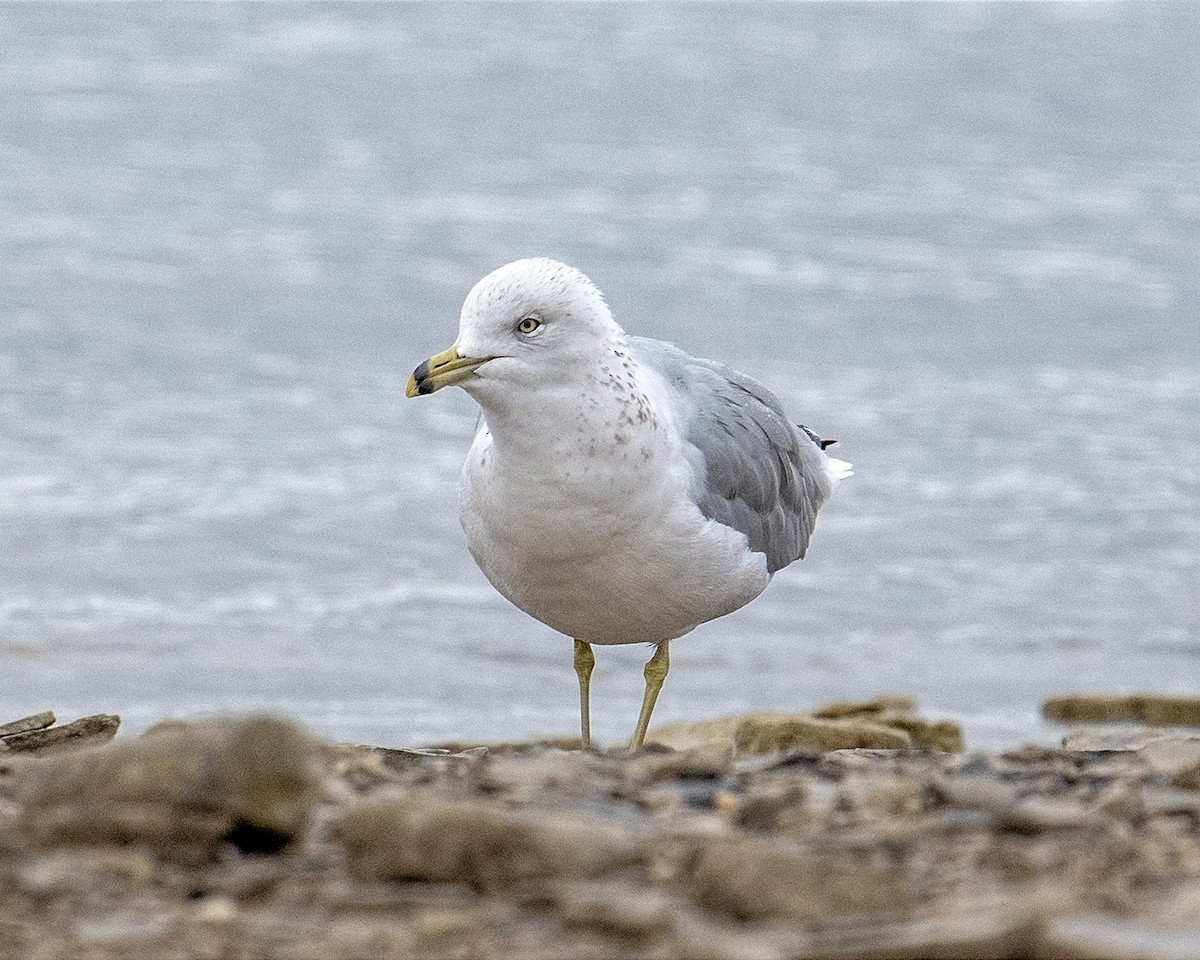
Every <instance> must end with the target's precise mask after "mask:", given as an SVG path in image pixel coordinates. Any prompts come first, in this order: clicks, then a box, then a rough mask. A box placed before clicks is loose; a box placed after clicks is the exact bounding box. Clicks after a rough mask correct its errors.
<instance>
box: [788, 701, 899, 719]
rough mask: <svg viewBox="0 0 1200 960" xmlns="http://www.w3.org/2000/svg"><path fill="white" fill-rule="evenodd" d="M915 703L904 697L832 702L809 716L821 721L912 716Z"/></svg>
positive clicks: (818, 708)
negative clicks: (901, 715) (885, 714)
mask: <svg viewBox="0 0 1200 960" xmlns="http://www.w3.org/2000/svg"><path fill="white" fill-rule="evenodd" d="M916 709H917V701H916V700H914V699H913V698H912V697H906V696H881V697H874V698H872V699H870V700H834V701H833V702H832V703H826V704H824V705H823V706H820V707H817V708H816V709H815V710H813V711H811V713H810V716H814V717H819V718H821V719H823V720H839V719H842V718H843V717H862V716H864V715H865V716H872V715H873V716H878V715H880V714H884V713H887V714H899V713H904V714H913V713H914V712H915V711H916Z"/></svg>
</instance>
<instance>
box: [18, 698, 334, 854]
mask: <svg viewBox="0 0 1200 960" xmlns="http://www.w3.org/2000/svg"><path fill="white" fill-rule="evenodd" d="M318 757H319V751H318V749H317V747H316V744H315V742H314V741H313V740H311V739H310V738H309V737H308V735H307V734H305V733H304V732H303V731H301V730H300V729H299V728H298V727H296V726H294V725H293V724H291V723H290V722H288V721H286V720H282V719H279V718H276V717H271V716H252V717H247V718H245V719H240V720H230V721H211V722H205V723H181V722H171V723H165V724H160V725H159V726H157V727H155V728H152V729H151V730H149V731H147V732H146V733H145V734H144V735H143V736H141V737H139V738H138V739H136V740H130V741H124V742H120V743H112V744H108V745H106V746H104V747H100V748H97V749H95V750H89V751H84V752H79V753H73V754H69V755H66V756H62V757H55V758H51V759H48V760H46V761H45V762H44V763H40V764H38V765H37V766H36V767H30V768H27V769H26V770H24V771H23V772H22V780H23V784H24V790H23V796H22V800H23V810H22V813H21V817H20V828H21V831H22V832H23V834H24V835H25V836H26V837H27V838H28V839H29V840H31V841H32V842H33V843H35V844H37V845H39V846H43V847H52V846H56V845H61V844H126V843H142V844H146V845H147V846H149V847H150V848H152V849H154V850H156V851H158V852H159V853H160V854H162V855H164V856H167V857H174V856H180V857H183V858H185V859H192V858H195V857H198V856H199V857H202V858H204V857H211V856H213V855H215V853H216V852H217V849H218V848H219V846H220V845H221V844H222V843H224V842H226V841H228V842H230V843H233V844H234V845H235V846H237V847H239V848H240V849H243V850H248V851H255V852H269V851H273V850H277V849H279V848H281V847H283V846H285V845H287V844H288V843H291V842H293V841H295V840H296V839H297V838H299V837H300V836H301V835H302V834H303V831H304V828H305V825H306V823H307V820H308V816H309V811H310V808H311V807H312V806H313V804H314V803H315V802H316V799H317V790H318V772H319V771H318Z"/></svg>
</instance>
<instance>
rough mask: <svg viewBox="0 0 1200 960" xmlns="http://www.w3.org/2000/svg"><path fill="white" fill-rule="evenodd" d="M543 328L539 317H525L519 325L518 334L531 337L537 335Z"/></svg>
mask: <svg viewBox="0 0 1200 960" xmlns="http://www.w3.org/2000/svg"><path fill="white" fill-rule="evenodd" d="M541 328H542V321H541V320H539V319H538V318H537V317H525V318H524V319H523V320H522V321H521V322H520V323H518V324H517V332H518V333H523V334H525V335H526V336H529V335H530V334H531V333H537V331H538V330H540V329H541Z"/></svg>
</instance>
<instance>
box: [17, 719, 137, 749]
mask: <svg viewBox="0 0 1200 960" xmlns="http://www.w3.org/2000/svg"><path fill="white" fill-rule="evenodd" d="M46 717H49V718H50V722H51V723H53V722H54V721H53V717H54V714H52V713H46V714H38V715H37V716H34V717H28V718H26V720H25V721H16V722H17V723H24V722H30V721H37V722H39V723H40V722H41V721H42V720H43V719H45V718H46ZM120 725H121V718H120V717H117V716H113V715H111V714H104V713H102V714H97V715H96V716H93V717H81V718H80V719H78V720H73V721H72V722H71V723H64V724H63V725H62V726H61V727H44V728H29V729H28V732H24V733H10V734H8V735H6V736H5V737H4V740H3V743H4V746H5V747H7V748H8V749H9V750H11V751H13V752H14V753H16V752H21V753H36V754H39V755H40V754H48V753H59V752H62V751H65V750H74V749H78V748H80V747H95V746H99V745H101V744H104V743H108V741H109V740H111V739H112V738H113V737H115V736H116V735H117V727H119V726H120Z"/></svg>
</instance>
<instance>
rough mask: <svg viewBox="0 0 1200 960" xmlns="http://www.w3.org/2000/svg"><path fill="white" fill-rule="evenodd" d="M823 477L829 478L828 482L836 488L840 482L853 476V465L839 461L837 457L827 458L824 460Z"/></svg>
mask: <svg viewBox="0 0 1200 960" xmlns="http://www.w3.org/2000/svg"><path fill="white" fill-rule="evenodd" d="M825 475H826V476H828V477H829V480H830V482H831V483H832V484H833V485H834V487H835V488H836V487H837V485H838V484H839V483H840V482H841V481H842V480H845V479H846V478H847V477H852V476H854V465H853V464H851V463H847V462H846V461H845V460H839V459H838V458H837V457H827V458H826V459H825Z"/></svg>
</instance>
